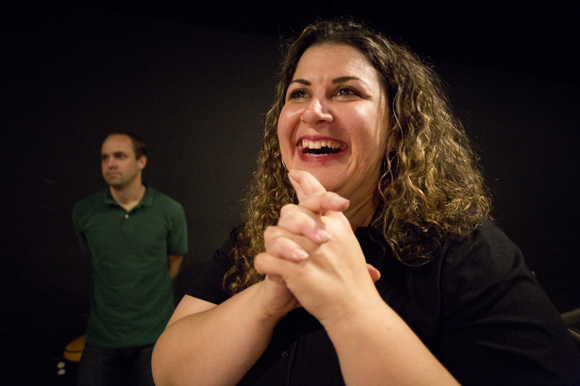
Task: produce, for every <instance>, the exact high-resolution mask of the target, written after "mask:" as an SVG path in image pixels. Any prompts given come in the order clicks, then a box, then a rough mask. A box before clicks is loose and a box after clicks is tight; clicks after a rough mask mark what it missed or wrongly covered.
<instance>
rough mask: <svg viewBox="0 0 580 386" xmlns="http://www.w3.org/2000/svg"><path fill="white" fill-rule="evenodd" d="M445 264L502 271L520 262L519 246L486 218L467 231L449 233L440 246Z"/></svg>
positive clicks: (484, 271) (488, 272)
mask: <svg viewBox="0 0 580 386" xmlns="http://www.w3.org/2000/svg"><path fill="white" fill-rule="evenodd" d="M442 255H443V257H444V262H443V264H444V267H445V266H447V267H455V268H463V269H465V270H466V274H468V275H469V274H472V273H473V274H474V273H475V272H478V273H479V276H481V275H482V274H485V275H492V276H497V275H502V274H505V273H506V272H508V271H511V270H512V269H513V268H514V266H515V265H517V266H520V265H521V266H523V265H524V262H523V257H522V254H521V251H520V249H519V248H518V246H517V245H516V244H514V243H513V242H512V241H511V240H510V239H509V237H508V236H507V235H506V234H505V233H504V232H503V231H502V230H501V229H500V228H499V227H498V226H496V225H495V224H494V223H492V222H491V221H489V220H485V221H482V222H481V223H480V224H479V225H478V227H477V228H476V229H475V230H474V231H473V232H471V233H470V234H468V235H465V236H462V237H450V238H449V239H448V240H447V241H446V242H445V243H444V246H443V251H442Z"/></svg>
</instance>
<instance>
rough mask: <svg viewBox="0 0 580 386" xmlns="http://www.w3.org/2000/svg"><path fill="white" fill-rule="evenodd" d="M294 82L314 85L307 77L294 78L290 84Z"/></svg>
mask: <svg viewBox="0 0 580 386" xmlns="http://www.w3.org/2000/svg"><path fill="white" fill-rule="evenodd" d="M292 83H300V84H303V85H305V86H312V83H310V82H309V81H307V80H306V79H294V80H293V81H292V82H290V84H292Z"/></svg>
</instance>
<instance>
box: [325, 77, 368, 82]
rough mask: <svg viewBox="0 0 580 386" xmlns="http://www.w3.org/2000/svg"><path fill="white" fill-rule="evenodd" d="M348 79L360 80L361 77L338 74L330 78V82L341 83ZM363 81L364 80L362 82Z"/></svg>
mask: <svg viewBox="0 0 580 386" xmlns="http://www.w3.org/2000/svg"><path fill="white" fill-rule="evenodd" d="M349 80H360V81H361V82H362V79H361V78H357V77H356V76H347V75H345V76H339V77H338V78H334V79H333V80H332V83H343V82H347V81H349ZM363 83H364V82H363Z"/></svg>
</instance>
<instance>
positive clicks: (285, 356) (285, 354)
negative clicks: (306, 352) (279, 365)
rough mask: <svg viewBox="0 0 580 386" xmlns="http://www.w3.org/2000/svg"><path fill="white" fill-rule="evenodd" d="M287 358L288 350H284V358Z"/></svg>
mask: <svg viewBox="0 0 580 386" xmlns="http://www.w3.org/2000/svg"><path fill="white" fill-rule="evenodd" d="M286 358H288V351H284V352H283V353H282V359H286Z"/></svg>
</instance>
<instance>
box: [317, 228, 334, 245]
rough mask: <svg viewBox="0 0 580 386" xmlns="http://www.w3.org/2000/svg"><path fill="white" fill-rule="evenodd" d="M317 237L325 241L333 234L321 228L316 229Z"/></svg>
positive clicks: (322, 241) (320, 240)
mask: <svg viewBox="0 0 580 386" xmlns="http://www.w3.org/2000/svg"><path fill="white" fill-rule="evenodd" d="M316 238H317V239H318V241H319V242H321V243H325V242H327V241H328V240H330V239H331V238H332V236H331V235H330V233H328V232H327V231H325V230H324V229H319V230H317V231H316Z"/></svg>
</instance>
